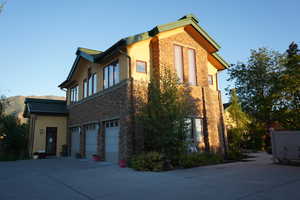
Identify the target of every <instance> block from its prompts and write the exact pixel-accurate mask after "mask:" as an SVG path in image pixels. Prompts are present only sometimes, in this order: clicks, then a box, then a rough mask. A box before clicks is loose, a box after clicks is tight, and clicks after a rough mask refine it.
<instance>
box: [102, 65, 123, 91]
mask: <svg viewBox="0 0 300 200" xmlns="http://www.w3.org/2000/svg"><path fill="white" fill-rule="evenodd" d="M119 82H120V67H119V63H118V62H114V63H112V64H110V65H108V66H106V67H104V68H103V87H104V89H106V88H109V87H111V86H113V85H115V84H117V83H119Z"/></svg>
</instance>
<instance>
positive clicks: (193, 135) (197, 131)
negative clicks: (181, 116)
mask: <svg viewBox="0 0 300 200" xmlns="http://www.w3.org/2000/svg"><path fill="white" fill-rule="evenodd" d="M186 123H187V133H186V137H187V138H186V139H187V141H191V142H193V143H195V144H197V143H199V142H201V141H202V139H203V119H201V118H188V119H186Z"/></svg>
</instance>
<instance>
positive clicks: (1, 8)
mask: <svg viewBox="0 0 300 200" xmlns="http://www.w3.org/2000/svg"><path fill="white" fill-rule="evenodd" d="M4 4H5V2H4V3H0V13H1V12H2V11H3V8H4Z"/></svg>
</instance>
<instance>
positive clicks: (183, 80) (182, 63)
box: [173, 43, 185, 84]
mask: <svg viewBox="0 0 300 200" xmlns="http://www.w3.org/2000/svg"><path fill="white" fill-rule="evenodd" d="M175 46H178V47H180V48H181V66H182V82H181V80H180V83H181V84H183V83H184V82H185V78H184V76H185V73H184V56H183V46H182V45H180V44H175V43H174V44H173V52H174V68H175V72H176V74H177V68H176V54H175ZM177 76H178V74H177ZM178 78H179V77H178Z"/></svg>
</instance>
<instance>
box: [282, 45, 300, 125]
mask: <svg viewBox="0 0 300 200" xmlns="http://www.w3.org/2000/svg"><path fill="white" fill-rule="evenodd" d="M276 89H277V91H278V94H279V95H278V99H277V102H276V103H277V119H278V121H279V122H280V124H281V125H282V126H283V127H285V128H288V129H300V50H299V48H298V45H297V44H296V43H294V42H292V43H291V44H290V45H289V48H288V49H287V51H286V55H285V62H284V68H283V70H282V71H280V78H279V81H278V82H277V84H276Z"/></svg>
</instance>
